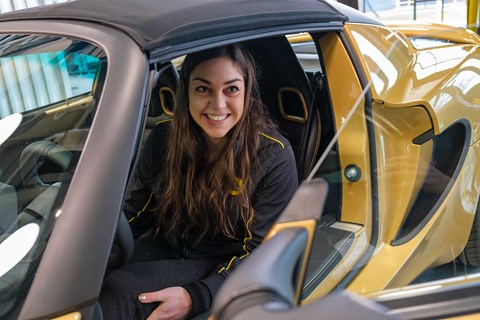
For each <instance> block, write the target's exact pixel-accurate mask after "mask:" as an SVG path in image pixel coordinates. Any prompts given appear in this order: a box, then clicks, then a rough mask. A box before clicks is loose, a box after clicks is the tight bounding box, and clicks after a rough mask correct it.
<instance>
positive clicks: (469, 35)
mask: <svg viewBox="0 0 480 320" xmlns="http://www.w3.org/2000/svg"><path fill="white" fill-rule="evenodd" d="M388 27H389V28H392V29H394V30H397V31H399V32H401V33H403V34H404V35H406V36H407V37H421V38H422V37H423V38H435V39H442V40H448V41H451V42H454V43H464V44H479V41H480V37H479V36H478V34H476V33H475V32H473V31H471V30H469V29H465V28H457V27H453V26H447V25H444V24H440V23H418V22H417V23H414V24H412V23H409V24H408V25H406V24H388Z"/></svg>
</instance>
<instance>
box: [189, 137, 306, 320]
mask: <svg viewBox="0 0 480 320" xmlns="http://www.w3.org/2000/svg"><path fill="white" fill-rule="evenodd" d="M263 171H264V175H263V178H262V180H261V181H260V183H259V184H258V186H257V189H256V191H255V194H254V204H253V211H254V212H253V216H252V218H253V219H251V221H249V222H248V224H247V235H246V238H245V239H244V241H243V242H244V245H243V251H242V252H239V253H238V256H235V257H233V258H232V259H231V260H230V261H228V262H225V263H223V264H221V265H219V266H218V267H217V269H216V270H215V271H214V272H213V273H211V274H210V275H209V276H208V277H207V278H205V279H203V280H200V281H196V282H193V283H190V284H188V285H186V286H184V288H185V289H186V290H187V291H188V293H189V294H190V297H191V298H192V302H193V307H192V312H191V314H190V316H195V315H197V314H199V313H202V312H204V311H205V310H207V309H208V308H210V307H211V304H212V301H213V297H214V296H215V294H216V293H217V292H218V290H219V288H220V286H221V284H222V283H223V281H225V279H226V278H227V276H228V275H229V274H230V272H232V270H233V269H234V268H235V267H236V266H237V265H238V263H239V262H240V261H241V260H242V259H243V258H245V257H247V256H248V255H249V254H250V252H252V251H253V250H254V249H255V248H256V247H257V246H258V245H259V244H260V243H261V242H262V240H263V238H264V237H265V235H266V234H267V232H268V230H270V228H271V227H272V225H273V224H274V223H275V221H276V219H277V218H278V217H279V215H280V213H281V212H282V211H283V209H284V208H285V207H286V205H287V204H288V202H289V201H290V199H291V198H292V197H293V194H294V193H295V191H296V189H297V187H298V176H297V169H296V164H295V156H294V154H293V151H292V148H291V146H290V145H289V144H285V146H284V147H283V148H278V149H277V150H276V152H272V153H270V154H269V158H268V160H267V161H266V162H265V163H264V164H263Z"/></svg>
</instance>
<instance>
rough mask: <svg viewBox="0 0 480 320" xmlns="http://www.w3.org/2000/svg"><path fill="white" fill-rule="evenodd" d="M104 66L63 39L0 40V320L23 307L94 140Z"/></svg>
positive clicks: (96, 55) (91, 50) (84, 46)
mask: <svg viewBox="0 0 480 320" xmlns="http://www.w3.org/2000/svg"><path fill="white" fill-rule="evenodd" d="M105 70H106V61H105V56H104V54H103V51H102V50H100V49H99V48H98V47H96V46H94V45H92V44H90V43H86V42H83V41H78V40H74V39H68V38H63V37H51V36H40V35H15V34H9V35H2V36H0V118H1V119H0V318H2V319H4V318H13V317H15V315H16V312H18V310H19V309H20V307H21V306H22V302H23V299H24V298H25V295H26V293H27V292H28V288H29V286H30V283H31V281H32V280H33V277H34V274H35V270H36V268H37V266H38V263H39V261H40V258H41V256H42V253H43V250H44V248H45V246H46V243H47V242H48V238H49V235H50V233H51V231H52V229H53V228H54V225H55V220H56V219H57V218H58V217H59V216H60V215H61V207H62V202H63V199H64V197H65V194H66V192H67V189H68V186H69V183H70V180H71V178H72V175H73V174H74V171H75V166H76V163H77V161H78V159H79V157H80V154H81V152H82V149H83V147H84V144H85V141H86V138H87V136H88V133H89V129H90V126H91V122H92V119H93V114H94V110H95V107H96V104H97V103H96V101H97V97H98V95H99V94H100V91H101V86H100V85H99V83H101V80H102V77H103V75H104V74H105Z"/></svg>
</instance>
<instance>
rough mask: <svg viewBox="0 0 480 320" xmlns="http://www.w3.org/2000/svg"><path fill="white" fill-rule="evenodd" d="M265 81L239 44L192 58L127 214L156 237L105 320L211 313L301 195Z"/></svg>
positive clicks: (119, 274)
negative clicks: (231, 278)
mask: <svg viewBox="0 0 480 320" xmlns="http://www.w3.org/2000/svg"><path fill="white" fill-rule="evenodd" d="M256 81H257V80H256V75H255V68H254V62H253V59H252V57H251V56H250V54H249V52H248V51H246V50H245V49H243V48H242V47H240V46H237V45H229V46H225V47H219V48H213V49H210V50H207V51H202V52H197V53H193V54H190V55H188V56H187V57H186V58H185V61H184V62H183V65H182V69H181V72H180V82H179V88H178V92H177V96H176V101H177V104H176V106H175V109H174V115H173V119H169V120H164V121H161V122H159V123H157V125H156V126H155V128H154V129H153V132H152V133H151V134H150V135H149V138H148V140H147V142H146V144H145V147H144V150H143V154H142V157H141V158H140V161H139V164H138V167H137V171H136V175H135V186H134V188H133V191H132V192H131V195H130V197H129V198H128V199H127V202H126V206H125V212H126V214H127V216H128V217H129V219H130V225H131V226H132V229H133V233H134V234H135V235H136V236H140V235H141V234H142V233H143V232H145V231H147V230H146V229H148V228H149V227H151V226H152V225H153V226H154V233H155V236H154V237H143V238H141V239H139V240H137V242H136V248H135V251H136V252H135V253H134V258H133V262H136V263H131V264H129V265H127V266H126V267H124V268H123V269H121V270H117V271H113V272H111V273H110V274H109V275H108V276H107V278H106V280H105V282H104V287H103V291H102V295H101V297H100V303H101V307H102V311H103V315H104V318H105V319H131V318H135V319H144V318H145V317H148V319H150V320H152V319H161V318H162V319H163V318H167V319H183V318H185V317H193V316H196V315H198V314H200V313H202V312H204V311H206V310H207V309H208V308H210V306H211V303H212V299H213V297H214V296H215V294H216V292H217V290H218V289H219V287H220V285H221V284H222V283H223V281H224V280H225V278H226V277H227V276H228V275H229V273H230V272H232V271H233V269H234V268H235V266H236V265H237V264H238V263H239V262H240V260H242V259H243V258H244V257H246V256H248V255H249V254H250V252H251V251H252V250H254V249H255V247H256V246H258V245H259V244H260V242H261V241H262V240H263V237H264V236H265V235H266V233H267V231H268V230H269V229H270V226H271V225H272V224H273V223H274V222H275V220H276V219H277V217H278V215H279V214H280V213H281V212H282V210H283V209H284V207H285V206H286V205H287V203H288V201H289V200H290V198H291V197H292V196H293V193H294V192H295V190H296V188H297V184H298V183H297V172H296V165H295V158H294V154H293V151H292V148H291V146H290V144H289V142H288V140H287V139H286V138H284V137H283V136H282V135H281V134H280V133H278V132H277V130H276V128H275V126H274V125H273V123H272V122H271V120H270V119H269V117H268V116H267V113H266V111H265V108H264V105H263V103H262V102H261V101H260V96H259V91H258V86H257V82H256ZM146 260H149V261H146ZM151 260H156V261H151ZM131 297H138V299H135V298H134V299H131Z"/></svg>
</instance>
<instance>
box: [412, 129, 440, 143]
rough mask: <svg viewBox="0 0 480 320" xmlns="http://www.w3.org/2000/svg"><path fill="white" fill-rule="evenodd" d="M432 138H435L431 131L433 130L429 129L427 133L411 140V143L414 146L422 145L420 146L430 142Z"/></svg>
mask: <svg viewBox="0 0 480 320" xmlns="http://www.w3.org/2000/svg"><path fill="white" fill-rule="evenodd" d="M433 138H435V132H434V131H433V129H430V130H428V131H427V132H424V133H422V134H421V135H419V136H418V137H415V138H414V139H413V140H412V142H413V144H416V145H422V144H424V143H426V142H427V141H430V140H432V139H433Z"/></svg>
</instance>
